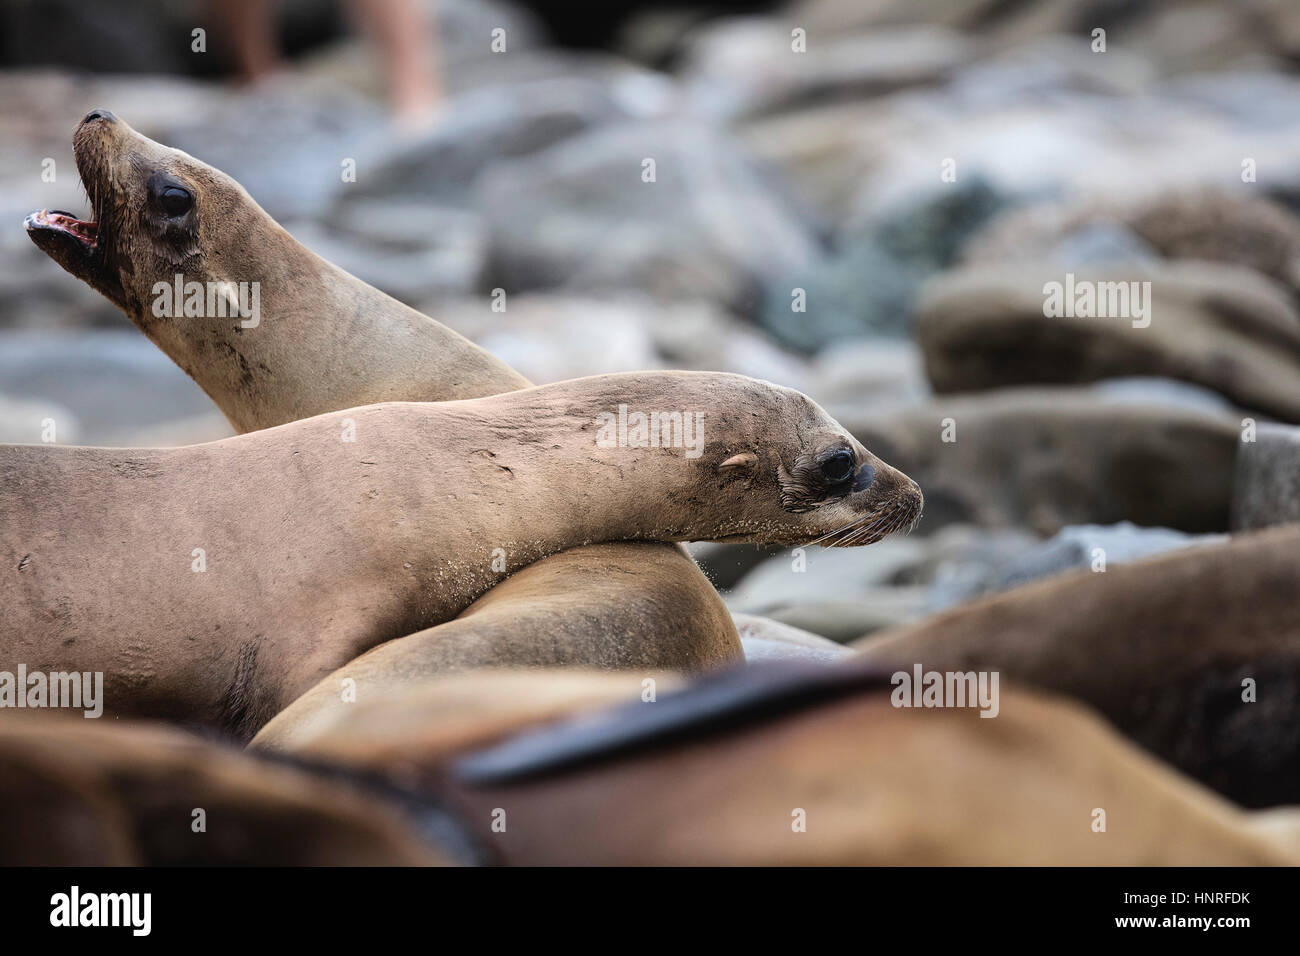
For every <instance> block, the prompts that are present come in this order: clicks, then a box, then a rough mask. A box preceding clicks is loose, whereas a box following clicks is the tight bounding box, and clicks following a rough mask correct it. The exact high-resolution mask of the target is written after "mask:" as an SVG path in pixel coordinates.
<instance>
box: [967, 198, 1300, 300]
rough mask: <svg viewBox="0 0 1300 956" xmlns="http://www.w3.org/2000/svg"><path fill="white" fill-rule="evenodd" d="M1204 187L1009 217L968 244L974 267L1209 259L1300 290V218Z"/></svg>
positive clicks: (1262, 202)
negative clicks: (1125, 201) (1015, 263)
mask: <svg viewBox="0 0 1300 956" xmlns="http://www.w3.org/2000/svg"><path fill="white" fill-rule="evenodd" d="M1249 188H1253V187H1245V186H1243V187H1242V190H1238V191H1237V192H1236V193H1228V192H1224V191H1222V190H1209V189H1198V190H1190V191H1185V192H1176V193H1166V194H1162V195H1159V196H1156V197H1154V198H1151V199H1143V200H1141V201H1138V202H1133V203H1129V204H1127V205H1121V204H1117V203H1107V202H1104V201H1097V200H1091V199H1090V200H1084V201H1081V202H1074V203H1059V204H1057V203H1046V204H1040V205H1036V206H1031V207H1029V208H1026V209H1020V210H1015V211H1013V212H1011V213H1009V214H1008V215H1006V216H1004V217H1001V218H999V219H997V220H995V221H994V222H993V224H992V225H991V226H990V227H989V228H988V229H986V230H984V231H983V232H981V233H979V234H978V235H977V236H976V237H975V238H974V239H972V240H971V242H970V243H969V244H968V245H967V246H966V248H965V250H964V251H963V255H962V259H963V261H964V262H966V263H969V264H974V263H998V262H1006V261H1008V260H1038V261H1041V260H1044V259H1052V260H1054V261H1057V262H1060V263H1062V264H1064V265H1067V266H1076V265H1085V264H1089V263H1096V262H1106V261H1109V262H1125V261H1136V260H1150V259H1151V258H1152V257H1153V256H1159V257H1163V258H1166V259H1202V260H1207V261H1210V262H1224V263H1233V264H1236V265H1242V266H1248V267H1250V268H1252V269H1254V270H1256V271H1257V272H1262V273H1264V274H1265V275H1267V276H1269V277H1270V278H1273V279H1276V280H1277V281H1278V282H1281V283H1284V284H1286V285H1288V286H1290V287H1291V288H1292V289H1296V288H1300V217H1297V216H1296V215H1295V214H1293V213H1292V212H1290V211H1289V210H1288V209H1286V208H1285V207H1283V206H1281V205H1279V204H1277V203H1274V202H1271V201H1269V200H1267V199H1264V198H1261V197H1259V196H1257V195H1250V194H1248V193H1245V192H1244V190H1246V189H1249Z"/></svg>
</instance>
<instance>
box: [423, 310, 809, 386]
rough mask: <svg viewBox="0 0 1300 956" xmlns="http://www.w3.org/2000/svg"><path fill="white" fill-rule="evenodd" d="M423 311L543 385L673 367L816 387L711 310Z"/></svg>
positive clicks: (795, 363) (744, 328) (769, 347)
mask: <svg viewBox="0 0 1300 956" xmlns="http://www.w3.org/2000/svg"><path fill="white" fill-rule="evenodd" d="M494 301H498V302H503V303H504V306H505V309H504V311H501V310H500V308H497V309H494V308H493V302H494ZM422 311H424V312H426V313H427V314H429V315H432V316H434V317H435V318H437V319H438V320H439V321H440V322H443V323H444V324H446V325H449V326H451V327H452V328H454V329H455V330H456V331H458V332H460V333H461V334H462V335H465V336H466V337H468V338H470V339H472V340H473V341H474V342H476V343H478V344H479V345H481V346H483V347H484V348H485V349H487V350H488V351H489V352H492V353H494V354H495V355H497V356H499V357H500V358H502V359H504V360H505V361H506V362H508V363H509V364H510V365H512V366H514V367H515V368H516V369H518V370H519V371H520V372H521V373H522V374H524V375H526V376H527V377H528V378H530V379H531V380H532V381H534V382H539V383H541V382H556V381H560V380H562V379H566V378H578V377H581V376H583V375H598V374H602V373H605V372H615V371H634V370H637V369H650V368H664V367H669V368H679V369H700V370H707V371H714V370H717V371H727V372H736V373H738V374H741V375H749V376H752V377H754V378H761V379H765V380H767V381H770V382H776V383H777V384H779V385H786V386H789V387H791V388H805V387H806V385H807V380H808V374H809V370H808V367H807V364H806V363H805V362H804V361H803V360H802V359H801V358H800V357H799V356H797V355H792V354H790V353H787V352H785V351H782V350H781V349H780V348H778V347H777V346H776V345H774V344H772V343H771V342H770V341H768V340H767V339H766V338H765V337H764V336H763V335H762V334H761V333H759V332H756V331H755V330H754V329H753V328H752V327H751V326H748V325H746V324H745V323H743V322H740V321H739V320H737V319H736V318H734V317H732V316H730V315H728V314H726V313H724V312H722V311H720V310H719V309H718V308H717V307H716V306H714V305H712V304H710V303H707V302H679V303H658V302H655V301H653V300H652V299H650V298H648V297H646V296H644V295H639V294H636V293H624V294H620V295H604V296H578V295H563V294H554V293H544V292H535V293H525V294H520V295H506V296H505V297H504V298H498V299H496V300H494V299H492V298H482V299H480V298H465V299H451V300H449V299H442V298H439V299H433V300H430V301H429V302H428V303H427V304H426V305H425V307H424V308H423V310H422Z"/></svg>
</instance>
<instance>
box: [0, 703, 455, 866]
mask: <svg viewBox="0 0 1300 956" xmlns="http://www.w3.org/2000/svg"><path fill="white" fill-rule="evenodd" d="M0 777H2V778H3V779H4V781H5V785H4V786H3V787H0V865H5V866H24V865H26V866H30V865H39V866H106V865H107V866H120V865H131V864H156V865H171V866H177V865H194V864H207V865H245V866H247V865H276V866H285V865H290V866H294V865H297V866H338V865H366V866H413V865H422V866H427V865H440V864H445V863H447V862H449V861H450V860H449V857H447V856H445V855H444V854H443V853H441V852H440V851H439V850H437V849H436V848H434V847H433V846H431V845H430V844H429V843H427V842H426V841H425V839H424V838H422V837H421V836H420V835H419V834H418V833H417V831H416V829H415V828H414V827H413V825H412V824H413V821H412V820H410V819H408V818H407V817H406V816H405V814H403V813H402V812H401V811H399V810H398V809H396V808H395V807H393V806H387V805H385V804H384V803H383V802H382V801H378V800H376V799H374V797H373V796H371V795H367V794H364V793H362V792H361V791H359V790H357V789H356V788H353V787H350V786H347V785H345V784H343V783H341V782H336V781H330V780H328V779H324V778H322V777H321V776H320V775H313V774H308V773H306V772H303V771H301V770H297V769H293V768H291V767H287V766H277V765H275V764H272V763H269V762H267V761H259V760H254V759H252V758H250V757H249V756H248V755H246V754H243V753H240V752H238V751H235V750H232V749H231V748H229V747H223V746H218V745H215V744H212V743H207V742H204V741H201V740H198V739H196V738H193V737H190V736H188V735H186V734H184V733H181V732H179V731H176V730H173V729H170V728H166V729H165V728H161V727H158V726H156V725H155V726H149V725H143V724H125V725H124V724H118V723H114V724H112V725H104V724H94V723H92V722H90V721H85V720H80V719H68V718H65V717H54V716H49V715H42V716H35V715H32V714H23V715H22V716H21V717H19V716H17V715H13V714H11V715H9V718H8V719H6V720H4V721H0ZM195 808H201V809H203V810H204V811H205V813H206V817H207V819H206V826H207V830H206V832H202V833H196V832H194V831H193V830H192V829H191V827H192V823H193V820H194V817H193V811H194V809H195Z"/></svg>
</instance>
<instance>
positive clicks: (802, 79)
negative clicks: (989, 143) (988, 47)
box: [679, 17, 973, 119]
mask: <svg viewBox="0 0 1300 956" xmlns="http://www.w3.org/2000/svg"><path fill="white" fill-rule="evenodd" d="M792 26H797V24H796V23H793V22H792V21H789V20H788V19H787V18H784V17H782V18H775V17H734V18H727V19H721V20H715V21H712V22H710V23H708V24H706V25H704V26H702V27H700V28H698V29H696V30H695V31H693V32H692V33H691V34H690V35H689V37H688V38H687V40H686V42H685V45H684V46H685V49H684V50H683V52H682V54H681V65H680V67H679V74H680V76H681V77H682V83H683V85H684V87H685V90H686V96H687V98H688V101H689V102H690V105H691V107H692V109H693V111H694V112H696V113H697V114H699V115H702V116H709V117H715V118H724V119H734V118H736V117H740V116H752V115H756V114H759V113H764V112H769V111H775V110H778V109H791V108H795V107H798V106H799V105H802V104H807V103H811V102H818V103H825V102H827V101H828V100H834V99H836V98H847V97H854V96H864V95H874V94H878V93H883V92H889V91H891V90H896V89H902V88H904V87H909V86H914V85H917V84H922V83H935V82H938V81H940V80H942V79H943V78H945V77H946V76H947V75H948V74H950V73H951V72H952V71H953V70H954V69H956V68H957V67H958V66H960V65H961V64H963V63H965V62H967V61H968V60H969V59H970V57H971V54H972V46H973V45H972V44H971V42H970V41H968V40H967V39H965V38H964V37H962V36H960V35H959V34H956V33H953V32H951V31H948V30H944V29H942V28H936V27H933V26H928V25H926V26H917V27H904V28H899V29H892V30H890V29H886V30H879V31H873V32H871V33H840V34H825V33H822V34H818V35H816V36H813V37H809V38H807V46H806V49H805V51H797V50H796V49H795V48H794V39H793V37H792V36H791V29H792Z"/></svg>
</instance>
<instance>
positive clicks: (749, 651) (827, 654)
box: [732, 614, 853, 664]
mask: <svg viewBox="0 0 1300 956" xmlns="http://www.w3.org/2000/svg"><path fill="white" fill-rule="evenodd" d="M732 618H733V620H735V622H736V631H737V633H738V634H739V635H740V644H741V647H743V648H744V650H745V660H746V661H748V662H750V663H751V664H752V663H753V662H755V661H782V660H805V661H822V662H826V663H829V662H831V661H836V660H839V659H840V658H842V657H849V656H851V655H852V653H853V652H852V651H851V650H849V649H848V648H847V647H845V646H843V645H842V644H837V643H835V642H834V641H832V640H829V639H827V638H825V637H822V636H821V635H819V634H813V633H812V632H811V631H804V630H800V629H799V628H797V627H791V626H790V625H788V624H782V623H781V622H780V621H774V620H772V619H771V618H765V617H758V616H756V615H753V614H735V615H732Z"/></svg>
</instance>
